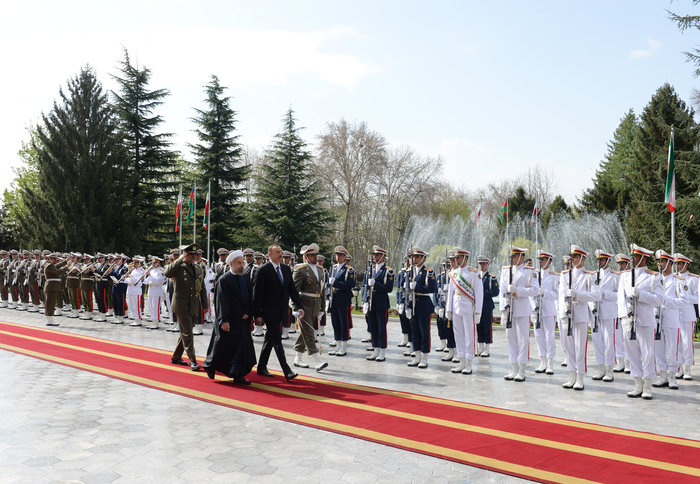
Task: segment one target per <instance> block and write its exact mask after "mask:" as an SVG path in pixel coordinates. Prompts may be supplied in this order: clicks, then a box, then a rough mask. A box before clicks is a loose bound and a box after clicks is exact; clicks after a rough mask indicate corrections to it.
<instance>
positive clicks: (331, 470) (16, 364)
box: [0, 309, 700, 484]
mask: <svg viewBox="0 0 700 484" xmlns="http://www.w3.org/2000/svg"><path fill="white" fill-rule="evenodd" d="M0 319H1V320H5V321H12V322H18V323H22V324H28V325H35V326H43V325H44V318H43V317H42V316H40V315H37V314H28V313H26V312H23V313H20V312H16V311H12V310H7V309H0ZM57 319H58V320H59V321H60V323H61V326H60V327H59V328H57V329H59V330H61V331H68V332H72V333H76V334H84V335H90V336H95V337H100V338H106V339H111V340H115V341H124V342H129V343H133V344H140V345H146V346H151V347H155V348H163V349H172V348H174V346H175V341H176V339H177V335H176V334H171V333H167V332H165V331H163V330H159V331H149V330H146V329H142V328H130V327H128V326H115V325H111V324H105V323H95V322H91V321H80V320H75V319H66V318H57ZM364 327H365V326H364V321H363V319H361V318H357V319H356V320H355V329H354V330H353V337H354V339H353V340H352V341H351V342H350V344H349V350H350V351H349V354H348V356H345V357H343V358H338V357H332V356H327V355H326V352H327V350H328V347H327V346H325V345H324V347H323V353H324V356H323V358H324V359H326V360H327V361H328V362H329V363H330V366H329V367H328V369H327V370H324V371H323V372H322V374H321V376H325V377H327V378H329V379H333V380H339V381H346V382H353V383H359V384H364V385H373V386H379V387H383V388H389V389H396V390H403V391H409V392H414V393H419V394H425V395H431V396H438V397H444V398H450V399H455V400H461V401H465V402H471V403H478V404H484V405H490V406H494V407H499V408H507V409H515V410H523V411H529V412H534V413H538V414H544V415H552V416H557V417H564V418H570V419H574V420H581V421H587V422H594V423H599V424H605V425H612V426H616V427H623V428H629V429H636V430H642V431H648V432H655V433H662V434H668V435H674V436H680V437H686V438H691V439H700V431H699V428H700V425H699V424H698V423H697V422H700V418H699V417H700V409H698V403H700V392H699V391H698V390H699V387H698V383H697V381H692V382H682V383H681V389H680V390H678V391H675V392H673V391H670V390H656V391H655V393H654V399H653V400H652V401H642V400H639V399H634V400H632V399H629V398H627V397H626V396H625V392H626V391H628V390H629V389H630V388H631V387H632V380H631V378H630V377H629V376H627V375H624V376H618V374H616V378H615V382H613V383H602V382H593V381H592V380H591V379H590V377H587V378H586V389H585V391H583V392H574V391H573V390H564V389H563V388H561V383H562V382H563V381H565V380H566V379H567V378H566V377H565V372H564V371H563V370H564V369H563V368H561V367H559V366H557V367H556V368H555V375H553V376H546V375H536V374H535V373H534V372H533V371H532V370H533V369H534V367H535V366H536V364H535V361H534V360H533V362H532V363H531V364H530V367H529V368H528V370H529V371H528V374H527V380H526V382H524V383H515V382H506V381H505V380H503V378H502V376H503V375H504V374H505V373H507V371H508V370H509V368H510V365H509V363H508V362H507V357H506V356H505V355H506V345H505V333H504V331H503V330H502V329H501V328H500V327H498V326H497V327H495V329H494V339H495V341H496V343H495V344H494V345H493V347H492V353H491V355H492V356H491V357H490V358H477V359H476V360H475V364H474V374H473V375H470V376H465V375H453V374H452V373H450V372H449V369H450V368H451V367H452V366H453V364H451V363H445V362H441V361H439V357H440V356H442V354H441V353H436V352H433V353H431V355H430V359H429V362H430V366H429V368H428V369H425V370H419V369H415V368H409V367H407V366H406V362H407V361H408V358H406V357H404V356H403V355H402V351H403V350H402V349H400V348H397V346H396V343H398V342H399V341H400V340H401V338H400V327H399V324H398V323H397V322H395V321H392V322H390V324H389V337H390V347H389V350H388V354H387V361H386V362H384V363H375V362H369V361H366V360H365V357H366V356H367V354H368V352H367V351H366V350H365V346H366V345H364V344H362V343H361V342H360V339H361V338H362V337H363V336H364V331H362V330H363V329H364ZM204 333H205V334H204V336H198V337H196V348H197V350H198V351H197V352H198V354H200V355H202V354H203V353H204V351H205V350H206V346H207V344H208V341H209V334H210V333H211V330H210V329H208V328H206V326H205V331H204ZM433 333H434V334H433V336H434V338H435V339H434V342H435V341H437V331H436V330H435V329H433ZM295 336H296V335H292V338H294V337H295ZM326 338H327V339H330V336H329V335H327V336H326ZM255 341H256V350H257V352H258V353H259V351H260V345H261V338H256V339H255ZM292 341H293V339H290V340H287V341H286V342H285V347H286V348H287V357H288V358H292V357H293V350H292ZM589 347H590V348H591V352H590V353H589V362H590V361H593V355H592V347H591V346H590V345H589ZM531 348H532V353H533V354H534V353H535V342H534V337H531ZM0 356H2V362H3V364H2V366H1V367H0V484H6V483H15V482H17V483H25V482H26V483H43V482H67V483H81V482H82V483H86V484H90V483H106V482H114V483H140V482H144V483H145V482H149V483H150V482H168V483H185V482H207V481H208V482H250V483H278V482H279V483H282V482H285V483H286V482H299V483H327V482H351V483H365V482H387V483H418V482H430V483H432V482H436V483H438V482H454V483H475V482H489V483H511V482H520V481H521V480H520V479H517V478H513V477H509V476H504V475H501V474H497V473H493V472H489V471H484V470H481V469H477V468H474V467H470V466H466V465H462V464H455V463H452V462H449V461H445V460H441V459H438V458H433V457H427V456H423V455H420V454H416V453H412V452H407V451H404V450H400V449H394V448H392V447H388V446H384V445H380V444H375V443H372V442H366V441H363V440H360V439H355V438H352V437H346V436H342V435H337V434H333V433H331V432H326V431H321V430H316V429H312V428H308V427H304V426H300V425H297V424H292V423H287V422H282V421H278V420H274V419H270V418H266V417H261V416H258V415H253V414H249V413H245V412H241V411H238V410H234V409H230V408H225V407H221V406H218V405H215V404H210V403H206V402H201V401H198V400H193V399H189V398H186V397H182V396H179V395H174V394H171V393H167V392H162V391H158V390H153V389H150V388H146V387H142V386H139V385H135V384H131V383H126V382H123V381H120V380H115V379H111V378H108V377H104V376H100V375H96V374H93V373H89V372H85V371H80V370H76V369H73V368H68V367H65V366H61V365H58V364H53V363H49V362H46V361H42V360H37V359H33V358H29V357H25V356H22V355H18V354H15V353H12V352H5V351H2V350H0ZM559 360H560V359H559ZM270 367H271V368H275V369H279V367H278V366H277V361H276V358H275V357H274V355H273V357H272V358H271V360H270ZM298 371H299V372H300V373H306V374H312V375H318V374H317V373H316V372H315V371H314V370H313V369H308V370H298ZM698 377H700V371H698Z"/></svg>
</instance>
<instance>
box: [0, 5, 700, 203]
mask: <svg viewBox="0 0 700 484" xmlns="http://www.w3.org/2000/svg"><path fill="white" fill-rule="evenodd" d="M667 9H670V10H673V11H676V12H678V13H689V12H693V8H692V2H691V1H690V0H683V1H679V2H674V3H672V4H670V3H668V2H661V1H615V2H609V1H605V2H603V1H592V2H554V1H551V2H544V1H543V2H523V1H493V2H472V1H460V2H457V1H454V2H440V1H432V2H415V1H401V2H398V1H396V2H394V1H353V2H328V1H301V2H300V1H294V2H289V1H256V2H241V1H210V2H208V1H200V2H189V1H175V2H172V1H170V2H166V1H160V0H157V1H156V0H154V1H146V2H133V1H119V2H116V1H114V2H112V1H90V2H88V1H86V2H70V1H67V2H48V1H47V2H42V1H39V2H14V3H13V4H9V5H5V6H4V10H5V11H4V15H3V21H2V24H3V25H2V29H0V41H2V45H3V46H4V47H3V57H4V61H5V62H4V64H5V69H4V75H3V76H2V77H1V78H0V84H1V85H2V90H1V92H2V93H3V99H2V106H3V111H4V113H3V114H4V116H2V121H0V123H1V124H0V164H1V166H2V168H3V172H4V173H6V176H3V177H1V178H0V188H6V187H7V186H9V183H10V181H11V178H12V177H11V175H10V172H9V168H10V167H11V166H17V164H18V162H19V160H18V157H17V155H16V153H17V150H18V149H19V148H20V145H21V141H22V140H26V139H27V135H26V132H25V128H26V126H27V125H28V124H30V123H35V122H36V121H37V120H38V118H39V116H40V113H41V112H42V111H45V112H48V111H49V110H50V109H51V106H52V102H53V100H54V99H55V98H56V97H57V95H58V89H59V86H61V85H65V82H66V79H68V78H69V77H71V76H73V75H75V73H77V72H78V70H79V69H80V67H81V66H84V65H86V64H90V65H91V66H93V67H94V68H95V69H96V70H97V74H98V77H99V78H100V79H101V81H102V83H103V84H104V87H105V88H107V89H112V88H116V87H115V85H114V82H113V81H112V80H111V78H110V77H109V74H115V73H117V71H116V66H117V62H118V61H119V60H120V59H121V58H122V53H121V48H122V47H121V46H122V45H124V46H125V47H126V48H127V49H128V50H129V52H130V54H131V56H132V59H138V62H139V63H140V64H141V65H145V66H146V67H148V68H150V69H151V70H152V71H153V77H152V80H151V87H152V88H167V89H169V90H170V91H171V94H172V95H171V96H170V97H169V98H168V99H167V100H166V104H165V105H164V106H163V107H162V109H160V111H159V113H160V114H162V115H163V116H164V117H165V119H166V125H165V127H164V130H166V131H168V132H172V133H175V135H176V136H175V138H174V142H175V143H176V147H177V148H179V149H181V150H182V151H183V153H184V154H185V155H186V156H189V152H188V151H187V149H186V148H185V143H186V142H191V141H194V138H193V135H192V132H191V130H192V129H193V125H192V123H191V122H190V121H189V118H190V117H191V116H192V115H193V110H192V108H193V107H198V108H199V107H202V100H203V99H204V94H203V86H204V85H205V84H206V83H207V82H208V79H209V76H210V75H211V74H215V75H217V76H218V77H219V78H220V82H221V84H222V85H224V86H227V87H228V88H229V90H228V94H229V95H230V96H232V97H233V100H232V106H233V107H234V109H235V110H236V111H238V113H239V114H238V121H239V124H238V127H239V133H240V135H241V141H242V143H243V144H245V145H248V146H253V147H258V148H262V147H264V146H265V144H266V143H267V142H268V141H269V140H270V138H271V137H272V136H273V135H274V134H275V133H276V132H277V131H278V130H279V128H280V122H281V118H282V116H283V114H284V112H285V111H286V109H287V108H288V107H289V106H290V105H291V106H292V107H293V109H294V110H295V111H296V115H297V118H298V121H299V124H300V125H301V126H304V127H306V136H307V139H308V141H309V142H313V141H314V136H315V135H317V134H318V133H319V132H320V131H321V130H322V129H323V127H324V125H325V124H326V123H327V122H329V121H338V120H340V119H341V118H345V119H347V120H350V121H366V122H367V123H368V124H369V126H370V128H372V129H374V130H376V131H378V132H380V133H382V134H384V135H385V136H386V137H387V139H388V140H389V141H390V142H391V143H393V144H402V143H408V144H411V145H413V146H415V147H416V149H417V150H418V151H419V152H421V153H423V154H424V155H429V156H437V155H438V154H441V155H442V156H443V157H444V158H445V162H446V165H445V170H444V173H443V176H444V177H445V178H446V179H449V180H451V181H452V182H454V183H455V184H458V185H464V186H466V187H468V188H476V187H479V186H482V185H484V184H486V183H488V182H489V181H497V180H499V179H501V178H503V177H512V176H516V175H518V174H519V173H522V172H523V171H524V170H525V169H526V167H527V166H528V165H532V164H533V163H537V162H539V163H542V164H543V165H544V166H548V167H552V169H553V170H554V172H555V174H556V175H557V176H558V178H559V185H560V193H561V194H562V195H563V196H564V197H565V198H566V199H567V201H569V202H572V201H574V200H575V198H576V197H577V196H579V195H580V194H581V191H582V190H583V189H585V188H586V187H589V186H591V181H590V180H591V177H592V176H593V175H594V173H595V169H596V168H597V166H598V163H599V161H600V160H601V159H602V158H603V156H604V155H605V152H606V149H607V148H606V143H607V142H608V141H609V140H610V139H611V138H612V134H613V131H614V130H615V128H616V127H617V125H618V124H619V121H620V119H621V118H622V116H623V115H624V114H625V113H626V112H627V111H628V110H629V109H630V108H632V109H634V111H635V112H636V113H637V114H639V113H640V112H641V110H642V109H643V108H644V106H645V105H646V104H647V103H648V102H649V100H650V99H651V96H652V95H653V94H654V92H655V91H656V89H658V88H659V87H660V86H661V85H662V84H663V83H665V82H668V83H670V84H671V85H673V86H674V87H675V88H676V91H677V92H678V94H679V95H680V96H681V98H683V99H685V100H686V101H687V100H688V99H689V97H690V92H691V89H692V88H693V87H696V86H699V85H700V83H699V82H698V80H697V79H694V78H693V66H691V65H690V64H688V63H686V62H685V57H684V55H683V51H685V50H689V49H691V48H692V47H693V46H695V45H699V44H700V35H698V33H696V31H690V32H686V33H684V34H682V33H681V32H680V31H679V30H678V29H677V27H676V26H675V25H674V24H672V23H671V22H670V21H669V20H668V19H667V18H666V15H667V14H666V10H667ZM694 10H695V13H696V14H698V12H700V8H696V9H694Z"/></svg>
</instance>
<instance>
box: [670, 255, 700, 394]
mask: <svg viewBox="0 0 700 484" xmlns="http://www.w3.org/2000/svg"><path fill="white" fill-rule="evenodd" d="M679 255H680V254H675V256H676V262H679V261H681V262H685V260H684V259H679V258H678V256H679ZM687 260H690V259H687ZM686 268H687V266H686ZM680 275H681V277H683V278H684V279H685V285H684V286H683V287H686V286H687V287H688V291H687V292H688V303H687V305H685V306H684V307H683V308H681V310H680V317H681V327H680V330H681V331H680V335H681V339H680V342H679V348H678V353H679V359H680V363H681V364H682V365H683V368H682V370H683V372H682V373H683V375H682V376H683V379H684V380H691V379H692V376H691V375H690V367H691V366H693V365H694V362H695V349H694V348H693V330H694V327H695V319H696V317H695V308H694V307H693V304H698V284H699V282H700V279H698V276H696V275H695V274H691V273H690V272H688V271H687V270H686V271H685V272H682V273H681V274H680ZM676 377H678V378H680V375H676Z"/></svg>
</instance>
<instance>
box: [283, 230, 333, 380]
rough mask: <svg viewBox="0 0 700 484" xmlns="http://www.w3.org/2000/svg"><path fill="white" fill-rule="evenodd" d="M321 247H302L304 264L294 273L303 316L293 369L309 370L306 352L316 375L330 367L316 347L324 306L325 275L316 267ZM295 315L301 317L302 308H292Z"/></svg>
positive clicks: (295, 306) (295, 347) (295, 348)
mask: <svg viewBox="0 0 700 484" xmlns="http://www.w3.org/2000/svg"><path fill="white" fill-rule="evenodd" d="M319 250H320V249H319V246H318V244H311V245H308V246H304V247H302V250H301V254H302V256H303V257H304V262H303V263H302V264H299V265H297V266H296V267H295V268H294V272H293V273H292V281H293V282H294V286H295V287H296V289H297V291H298V292H299V296H300V297H301V302H302V306H303V309H304V316H303V317H300V318H299V336H298V337H297V340H296V343H294V351H296V357H295V358H294V366H297V367H299V368H308V367H309V365H308V364H306V363H304V361H303V359H302V357H303V355H304V352H306V353H308V354H309V356H311V357H312V358H313V359H314V365H315V368H316V371H321V370H323V369H324V368H326V367H327V366H328V363H326V362H323V361H321V358H320V356H319V353H320V352H319V350H318V348H317V347H316V332H317V331H318V329H319V328H318V319H319V318H318V315H319V311H320V310H321V307H322V306H323V304H324V301H325V298H324V297H323V271H322V270H320V269H319V268H318V266H317V265H316V263H317V261H318V259H317V256H318V251H319ZM292 308H293V309H294V314H295V315H298V314H299V306H298V305H297V304H293V306H292Z"/></svg>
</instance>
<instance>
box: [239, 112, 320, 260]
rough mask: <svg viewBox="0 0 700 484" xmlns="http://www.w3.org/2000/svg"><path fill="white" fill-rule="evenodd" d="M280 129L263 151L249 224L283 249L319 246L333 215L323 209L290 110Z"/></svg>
mask: <svg viewBox="0 0 700 484" xmlns="http://www.w3.org/2000/svg"><path fill="white" fill-rule="evenodd" d="M283 122H284V124H283V127H282V131H280V132H279V133H278V134H277V135H276V136H275V138H274V141H273V142H272V145H271V147H270V148H269V149H268V150H266V152H265V157H264V162H263V165H262V175H261V176H260V179H259V180H258V183H257V186H258V188H257V191H256V195H255V201H254V202H253V204H252V207H251V208H252V210H251V221H252V224H253V225H254V226H255V227H256V228H259V229H261V230H262V231H263V233H264V234H265V236H267V237H268V239H269V241H270V242H272V241H274V242H277V243H279V244H280V245H281V246H282V247H283V248H284V249H287V250H292V249H293V248H294V246H297V247H299V246H301V245H303V244H311V243H313V242H316V243H318V244H319V245H320V244H321V240H322V239H323V238H324V237H325V236H326V235H327V234H328V233H329V224H330V223H331V222H332V221H333V215H332V214H331V213H330V212H329V211H328V210H327V209H326V208H325V207H324V198H322V197H321V196H320V195H319V191H320V184H319V181H318V180H316V179H315V178H314V176H313V174H312V168H311V161H312V155H311V152H310V151H308V149H307V144H306V142H305V141H304V140H303V139H302V137H301V136H300V134H299V132H300V131H301V129H302V128H299V127H297V125H296V120H295V119H294V111H293V110H292V108H289V110H288V111H287V113H286V114H285V116H284V118H283Z"/></svg>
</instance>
